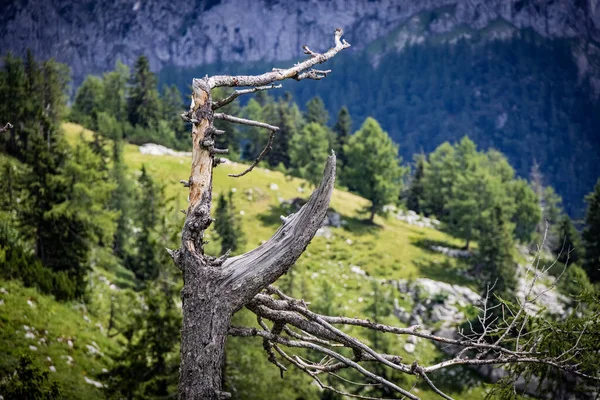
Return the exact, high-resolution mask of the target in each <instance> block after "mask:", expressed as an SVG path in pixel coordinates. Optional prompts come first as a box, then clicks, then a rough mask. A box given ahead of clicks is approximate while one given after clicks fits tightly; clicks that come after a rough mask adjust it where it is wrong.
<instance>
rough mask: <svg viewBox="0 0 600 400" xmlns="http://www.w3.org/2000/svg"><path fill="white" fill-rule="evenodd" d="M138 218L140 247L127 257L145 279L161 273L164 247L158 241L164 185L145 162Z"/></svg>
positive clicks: (140, 185)
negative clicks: (156, 179)
mask: <svg viewBox="0 0 600 400" xmlns="http://www.w3.org/2000/svg"><path fill="white" fill-rule="evenodd" d="M138 186H139V189H138V191H137V194H136V195H137V199H136V204H135V206H136V209H137V210H138V213H137V216H136V217H137V218H136V222H137V224H139V227H138V233H137V235H136V237H135V241H136V249H135V252H134V254H131V255H129V256H128V258H127V266H128V268H129V269H131V270H132V271H133V273H134V274H135V276H136V277H137V278H138V279H139V280H140V281H142V282H145V281H148V280H153V279H156V278H157V277H158V273H159V271H160V266H161V253H164V252H165V251H164V248H161V246H160V245H159V244H158V238H159V229H160V228H161V227H162V226H163V224H164V215H165V211H166V210H165V207H166V206H165V200H164V187H162V186H160V185H159V184H158V183H157V182H156V181H155V179H154V178H153V177H152V176H151V175H150V174H149V173H148V170H147V169H146V167H145V166H144V165H142V173H141V175H140V178H139V179H138Z"/></svg>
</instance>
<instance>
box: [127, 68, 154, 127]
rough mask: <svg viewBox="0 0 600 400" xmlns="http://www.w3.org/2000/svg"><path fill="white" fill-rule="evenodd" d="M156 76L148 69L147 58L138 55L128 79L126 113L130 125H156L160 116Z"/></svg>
mask: <svg viewBox="0 0 600 400" xmlns="http://www.w3.org/2000/svg"><path fill="white" fill-rule="evenodd" d="M156 84H157V81H156V76H155V75H154V74H153V73H152V72H151V71H150V64H149V62H148V58H146V57H145V56H139V57H138V59H137V60H136V61H135V66H134V69H133V71H132V73H131V77H130V79H129V85H130V87H129V97H128V98H127V115H128V119H129V123H131V125H133V126H135V125H140V126H142V127H144V128H148V127H156V126H157V125H158V120H159V118H160V100H159V96H158V90H157V89H156Z"/></svg>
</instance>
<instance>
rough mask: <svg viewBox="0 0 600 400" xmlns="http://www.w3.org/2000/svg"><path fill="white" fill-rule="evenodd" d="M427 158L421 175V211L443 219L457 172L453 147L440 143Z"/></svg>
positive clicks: (446, 143)
mask: <svg viewBox="0 0 600 400" xmlns="http://www.w3.org/2000/svg"><path fill="white" fill-rule="evenodd" d="M428 158H429V162H428V163H427V167H426V168H425V171H424V174H423V204H421V209H422V211H423V212H424V213H425V214H426V215H435V216H436V217H438V218H440V219H444V217H445V216H446V214H447V211H446V204H447V203H448V200H449V199H450V198H451V197H452V185H453V183H454V181H455V180H456V174H457V170H458V166H457V164H456V156H455V150H454V147H453V146H452V145H451V144H450V143H448V142H445V143H442V144H441V145H439V146H438V147H437V148H436V149H435V151H434V152H433V153H431V154H429V157H428Z"/></svg>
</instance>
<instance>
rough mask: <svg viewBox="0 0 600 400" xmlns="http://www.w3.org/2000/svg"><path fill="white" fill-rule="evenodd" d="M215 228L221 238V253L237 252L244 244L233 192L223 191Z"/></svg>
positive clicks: (216, 214)
mask: <svg viewBox="0 0 600 400" xmlns="http://www.w3.org/2000/svg"><path fill="white" fill-rule="evenodd" d="M215 230H216V231H217V234H218V235H219V238H220V239H221V254H225V253H227V252H228V251H230V252H232V253H236V252H237V251H238V250H241V248H242V246H243V244H244V235H243V231H242V229H241V221H240V218H239V214H237V213H236V211H235V205H234V202H233V192H232V191H230V192H229V194H228V195H225V194H224V193H221V195H220V196H219V202H218V203H217V209H216V211H215Z"/></svg>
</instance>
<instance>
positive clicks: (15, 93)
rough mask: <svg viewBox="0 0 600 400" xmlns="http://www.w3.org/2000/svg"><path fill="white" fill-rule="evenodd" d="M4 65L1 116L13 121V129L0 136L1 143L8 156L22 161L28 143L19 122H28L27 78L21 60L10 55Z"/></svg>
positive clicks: (1, 77) (1, 88) (0, 77)
mask: <svg viewBox="0 0 600 400" xmlns="http://www.w3.org/2000/svg"><path fill="white" fill-rule="evenodd" d="M3 64H4V66H3V69H2V71H0V115H1V116H2V118H4V119H6V121H12V124H13V128H12V129H10V130H9V131H8V132H7V133H6V134H2V135H0V143H1V144H2V145H3V147H4V148H5V149H6V152H7V153H8V154H11V155H13V156H15V157H17V158H19V159H21V160H22V159H23V157H24V150H25V149H26V148H27V141H26V135H24V134H23V132H22V131H23V126H22V125H21V124H20V123H18V122H25V121H26V120H27V118H26V117H25V115H26V113H27V111H28V104H27V103H28V102H27V77H26V75H25V68H24V66H23V62H22V61H21V59H19V58H15V57H13V56H12V55H11V54H10V53H8V54H7V55H6V57H4V59H3Z"/></svg>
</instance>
